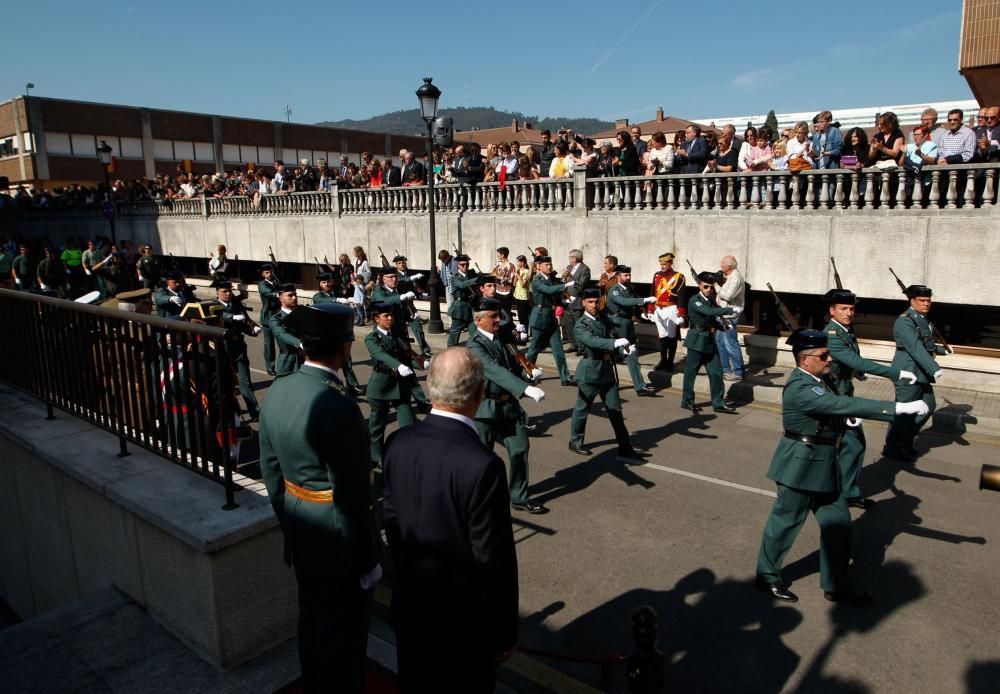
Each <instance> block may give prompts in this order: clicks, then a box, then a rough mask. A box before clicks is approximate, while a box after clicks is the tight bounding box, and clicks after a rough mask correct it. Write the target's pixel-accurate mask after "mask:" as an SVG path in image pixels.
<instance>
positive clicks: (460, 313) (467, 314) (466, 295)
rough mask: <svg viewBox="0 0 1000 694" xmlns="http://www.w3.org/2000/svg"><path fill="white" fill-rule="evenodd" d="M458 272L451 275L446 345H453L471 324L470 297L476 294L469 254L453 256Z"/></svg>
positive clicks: (474, 277)
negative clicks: (449, 320) (448, 325)
mask: <svg viewBox="0 0 1000 694" xmlns="http://www.w3.org/2000/svg"><path fill="white" fill-rule="evenodd" d="M455 265H456V266H457V267H458V272H456V273H454V274H453V275H452V276H451V306H449V307H448V316H449V317H450V318H451V326H450V327H449V328H448V346H449V347H454V346H455V345H457V344H458V343H459V340H461V338H462V331H463V330H468V329H469V326H471V325H472V298H473V297H474V296H475V294H476V271H475V270H470V269H469V256H467V255H465V254H464V253H460V254H459V255H456V256H455Z"/></svg>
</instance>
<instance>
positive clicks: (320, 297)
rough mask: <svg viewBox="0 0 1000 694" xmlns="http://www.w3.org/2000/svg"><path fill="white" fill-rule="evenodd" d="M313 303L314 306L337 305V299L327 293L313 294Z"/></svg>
mask: <svg viewBox="0 0 1000 694" xmlns="http://www.w3.org/2000/svg"><path fill="white" fill-rule="evenodd" d="M312 301H313V303H314V304H335V303H337V297H336V296H334V295H333V294H327V293H326V292H316V293H315V294H313V299H312Z"/></svg>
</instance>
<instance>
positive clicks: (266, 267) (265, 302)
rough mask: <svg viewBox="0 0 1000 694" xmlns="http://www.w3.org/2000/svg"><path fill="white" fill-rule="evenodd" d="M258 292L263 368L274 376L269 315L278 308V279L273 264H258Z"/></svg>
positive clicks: (272, 338)
mask: <svg viewBox="0 0 1000 694" xmlns="http://www.w3.org/2000/svg"><path fill="white" fill-rule="evenodd" d="M257 292H258V294H260V326H261V327H262V328H263V329H264V333H263V336H264V368H265V369H266V370H267V374H268V375H269V376H274V375H275V371H274V336H272V335H271V316H272V315H273V314H274V312H275V311H277V310H278V307H279V303H278V280H277V278H275V276H274V265H272V264H271V263H264V264H263V265H261V266H260V282H258V283H257Z"/></svg>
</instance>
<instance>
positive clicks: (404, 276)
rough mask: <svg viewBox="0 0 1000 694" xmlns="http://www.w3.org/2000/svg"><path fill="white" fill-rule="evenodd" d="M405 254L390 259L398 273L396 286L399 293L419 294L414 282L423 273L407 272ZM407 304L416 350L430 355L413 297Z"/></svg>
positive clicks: (422, 275)
mask: <svg viewBox="0 0 1000 694" xmlns="http://www.w3.org/2000/svg"><path fill="white" fill-rule="evenodd" d="M406 262H407V261H406V256H405V255H397V256H396V257H395V258H393V259H392V263H393V265H395V266H396V274H397V275H398V277H397V281H396V286H397V287H398V288H399V292H400V293H401V294H413V296H414V297H416V296H418V295H419V294H420V290H418V289H417V285H416V283H417V282H418V281H420V280H422V279H423V278H424V273H422V272H418V273H416V274H413V275H411V274H409V271H408V268H407V266H406ZM409 302H410V303H409V304H408V305H407V311H408V312H409V311H410V310H411V309H412V314H413V315H412V316H408V318H409V321H408V322H409V326H410V332H412V333H413V339H414V340H415V341H416V343H417V350H419V352H420V353H421V354H423V355H424V356H428V357H429V356H430V355H431V348H430V345H428V344H427V339H426V338H425V337H424V326H423V323H421V322H420V314H419V313H417V310H416V309H415V308H413V299H410V300H409Z"/></svg>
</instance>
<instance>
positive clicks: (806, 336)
mask: <svg viewBox="0 0 1000 694" xmlns="http://www.w3.org/2000/svg"><path fill="white" fill-rule="evenodd" d="M826 341H827V337H826V333H824V332H822V331H820V330H812V329H810V328H799V329H798V330H796V331H795V332H793V333H792V334H791V335H789V336H788V339H787V340H785V344H786V345H791V346H792V351H793V352H795V353H796V354H798V353H799V352H801V351H802V350H804V349H816V348H817V347H826Z"/></svg>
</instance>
